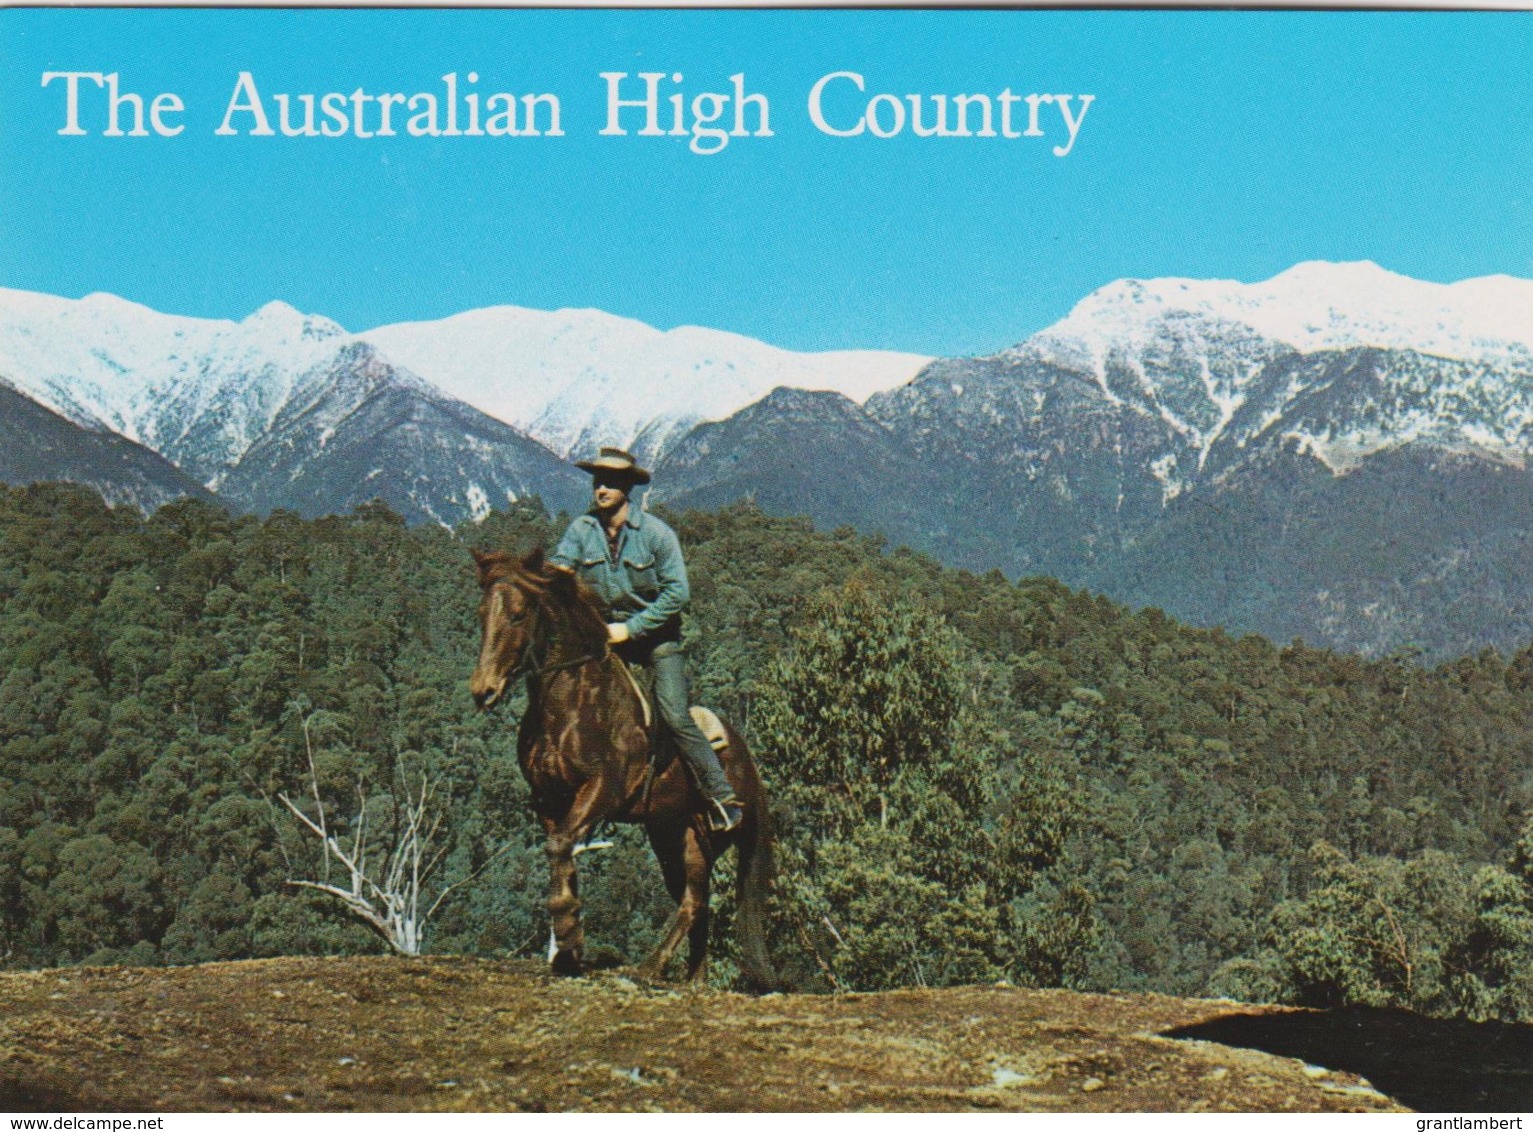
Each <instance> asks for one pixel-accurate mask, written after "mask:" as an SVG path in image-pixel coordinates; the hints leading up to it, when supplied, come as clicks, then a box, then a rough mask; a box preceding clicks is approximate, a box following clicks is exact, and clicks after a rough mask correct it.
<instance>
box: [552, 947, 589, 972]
mask: <svg viewBox="0 0 1533 1132" xmlns="http://www.w3.org/2000/svg"><path fill="white" fill-rule="evenodd" d="M548 965H549V967H550V968H551V969H552V970H553V973H554V974H556V975H566V976H569V975H579V974H582V973H583V972H582V970H581V966H580V953H579V952H578V951H556V952H554V957H553V959H551V960H550V961H549V964H548Z"/></svg>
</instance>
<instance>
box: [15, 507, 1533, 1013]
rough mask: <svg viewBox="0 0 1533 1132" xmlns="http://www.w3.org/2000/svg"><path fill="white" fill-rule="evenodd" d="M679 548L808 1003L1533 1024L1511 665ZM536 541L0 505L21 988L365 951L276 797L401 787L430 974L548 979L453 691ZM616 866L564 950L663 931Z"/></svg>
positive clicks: (1053, 590) (528, 513)
mask: <svg viewBox="0 0 1533 1132" xmlns="http://www.w3.org/2000/svg"><path fill="white" fill-rule="evenodd" d="M675 520H676V525H677V527H678V529H679V531H680V533H681V536H682V540H683V543H684V545H686V547H687V548H688V555H689V564H690V567H691V572H692V575H693V583H694V586H693V588H694V601H693V616H692V617H691V620H690V623H689V648H690V652H691V657H692V666H693V671H694V693H695V696H696V698H698V699H699V700H700V701H703V702H707V703H709V704H711V705H713V706H715V707H717V708H719V709H721V710H723V711H724V712H725V713H726V714H728V715H730V716H731V717H732V718H733V719H734V720H735V721H736V722H737V723H738V724H739V725H741V727H742V729H743V731H744V733H745V734H746V736H747V737H748V739H749V740H750V742H751V743H752V745H753V747H754V748H755V750H756V753H757V757H758V761H759V762H760V763H761V764H762V766H763V768H764V772H765V774H766V776H767V780H768V786H769V789H770V790H771V791H772V793H773V796H774V798H775V799H776V808H777V818H778V825H779V827H780V834H781V838H782V843H781V848H780V854H779V855H780V858H781V865H782V870H781V876H780V878H779V882H778V885H777V893H776V897H775V901H776V906H775V913H776V914H775V917H774V925H775V927H774V930H775V934H776V938H775V940H774V944H775V950H776V954H777V956H778V958H779V961H780V963H781V966H782V967H783V968H784V970H785V971H786V972H787V973H789V974H790V975H792V976H793V977H794V978H795V979H796V980H797V981H799V982H800V983H801V984H803V985H806V986H819V987H823V988H827V989H830V988H841V989H869V988H877V987H884V986H892V985H920V984H925V985H939V984H945V983H959V982H978V981H995V980H997V979H1002V978H1004V979H1009V980H1011V981H1014V982H1021V983H1028V984H1035V985H1065V986H1072V987H1078V988H1083V989H1107V988H1123V989H1155V990H1164V991H1168V992H1172V993H1180V994H1204V993H1224V994H1229V995H1232V996H1237V997H1251V998H1256V999H1283V1000H1289V1001H1301V1002H1308V1003H1315V1004H1325V1003H1331V1002H1343V1001H1352V1002H1362V1003H1369V1004H1374V1005H1384V1004H1392V1003H1394V1004H1401V1005H1409V1006H1412V1007H1414V1008H1417V1009H1422V1010H1427V1011H1431V1012H1436V1013H1453V1014H1464V1015H1468V1016H1471V1017H1493V1016H1499V1017H1505V1018H1522V1019H1529V1018H1533V974H1530V972H1533V888H1530V883H1533V827H1529V826H1528V825H1527V824H1525V823H1526V822H1527V817H1528V814H1529V812H1530V810H1533V649H1529V648H1524V649H1523V650H1522V651H1520V652H1518V653H1516V654H1515V655H1513V656H1511V657H1503V656H1500V655H1497V654H1495V653H1492V652H1486V653H1483V654H1481V655H1478V656H1475V657H1469V658H1465V659H1462V660H1457V661H1454V662H1451V663H1448V664H1444V665H1441V666H1439V667H1436V668H1432V669H1427V668H1423V667H1420V666H1418V665H1417V664H1415V663H1413V662H1412V661H1411V659H1410V658H1408V657H1398V658H1393V659H1387V660H1382V661H1364V660H1361V659H1358V658H1356V657H1351V656H1341V655H1336V654H1332V653H1329V652H1325V651H1320V650H1315V649H1311V648H1307V647H1303V646H1297V645H1296V646H1292V647H1286V648H1285V647H1280V646H1277V645H1274V644H1272V643H1269V642H1267V641H1265V640H1262V639H1260V638H1256V637H1245V638H1241V639H1238V640H1237V639H1232V638H1230V637H1229V636H1227V635H1225V634H1224V633H1221V632H1219V631H1217V630H1215V631H1204V630H1194V629H1189V628H1186V627H1183V626H1181V625H1178V624H1177V623H1175V622H1173V621H1171V620H1170V619H1169V618H1167V617H1166V616H1164V615H1163V614H1161V613H1160V612H1158V611H1156V610H1153V609H1151V610H1144V611H1140V612H1131V611H1129V610H1126V609H1124V608H1123V607H1121V606H1118V605H1115V604H1113V603H1111V602H1109V601H1107V600H1106V599H1103V598H1100V597H1095V596H1092V595H1090V594H1087V593H1082V592H1077V591H1072V590H1069V589H1067V588H1065V587H1064V586H1062V585H1060V584H1058V583H1057V582H1054V581H1052V580H1048V579H1037V578H1034V579H1024V580H1022V581H1020V582H1017V583H1013V582H1010V581H1008V580H1007V579H1005V578H1004V577H1003V576H1001V575H1000V574H999V573H998V572H997V573H992V574H989V575H985V576H974V575H971V574H967V573H963V572H960V571H954V570H950V569H945V568H942V567H940V566H938V565H936V564H935V563H934V562H932V561H930V560H929V559H926V558H924V557H921V556H918V555H914V554H911V553H908V552H904V551H893V552H885V550H884V548H882V547H881V546H880V545H878V544H877V543H876V542H874V541H872V540H870V539H867V538H864V537H862V536H859V535H857V534H856V533H855V532H852V531H849V530H843V531H837V532H835V533H831V534H825V533H817V532H815V531H814V530H813V529H812V528H811V527H810V525H809V524H808V523H807V522H806V521H796V520H783V519H775V518H769V517H767V516H765V515H763V514H761V513H759V512H757V511H755V510H753V509H751V508H748V507H735V508H730V509H727V510H721V511H718V512H714V513H702V512H689V513H686V514H683V515H680V516H676V517H675ZM559 526H560V524H559V522H558V521H557V520H551V519H549V518H548V517H547V516H545V515H544V514H543V512H542V510H541V508H540V507H539V506H538V505H537V504H536V503H535V502H532V503H528V504H526V505H525V506H523V507H522V508H521V509H520V510H518V511H516V512H514V513H511V514H507V513H499V512H497V513H492V514H491V515H490V517H489V518H487V519H486V520H485V521H484V522H482V523H480V524H477V525H472V526H465V527H463V528H461V529H460V530H459V532H458V533H457V535H456V536H455V535H454V534H453V533H452V532H449V531H447V530H445V529H443V528H441V527H437V526H423V527H418V528H407V527H406V526H405V525H404V523H403V522H402V521H401V520H400V519H399V518H398V517H397V516H395V515H393V514H391V513H389V512H388V511H386V510H384V509H382V508H379V507H364V508H361V509H359V510H358V511H357V512H356V513H354V514H352V515H350V516H346V517H334V518H325V519H319V520H315V521H305V520H301V519H299V518H297V517H296V516H293V515H290V514H285V513H281V512H278V513H276V514H274V515H272V516H271V517H270V518H268V519H264V520H262V519H257V518H252V517H240V518H234V517H231V516H229V515H228V514H227V513H226V512H224V511H222V510H220V509H218V508H217V507H214V506H212V505H210V504H206V503H201V502H195V501H183V502H180V503H176V504H172V505H170V506H167V507H165V508H162V509H161V510H160V511H159V512H158V513H157V514H155V515H154V516H153V517H152V518H149V519H145V518H143V517H142V516H140V515H139V514H138V513H137V512H136V511H133V510H131V509H128V508H119V509H116V510H110V509H108V508H107V507H106V506H105V505H104V504H103V503H102V502H101V501H100V499H99V498H98V497H96V496H95V495H93V494H92V493H90V492H89V491H87V490H85V489H81V488H74V487H67V486H58V485H38V486H33V487H30V488H25V489H0V602H3V604H0V955H3V956H4V961H5V963H6V964H8V965H10V966H14V967H25V966H40V965H49V964H68V963H81V962H86V963H142V964H154V963H187V962H196V961H203V960H210V959H226V958H235V957H244V956H270V955H278V954H309V953H334V952H359V951H370V950H376V949H378V948H379V947H380V946H381V944H380V943H379V942H378V941H377V940H376V939H375V938H374V937H373V936H371V935H370V934H369V933H367V932H366V931H365V930H364V929H362V928H361V927H360V926H358V925H357V924H356V923H355V922H354V921H352V920H350V919H348V918H347V916H346V914H345V913H344V912H343V911H340V910H339V909H338V908H337V907H336V906H335V905H334V904H333V903H331V902H330V900H329V898H327V897H325V896H323V895H320V894H317V893H313V892H305V891H302V890H299V889H295V888H293V887H291V886H289V885H288V884H287V883H286V882H287V881H289V880H292V879H317V878H319V877H321V875H322V872H323V863H322V861H321V860H320V857H319V854H318V853H317V852H316V851H315V843H314V839H313V838H312V837H310V836H309V835H308V834H307V833H306V832H305V831H304V830H302V829H301V828H300V827H299V825H298V823H297V821H296V820H295V819H294V818H293V817H292V816H291V815H290V814H288V813H287V812H286V810H285V809H284V808H283V806H282V804H281V803H280V801H278V797H279V795H283V794H285V795H287V796H288V797H290V798H292V799H294V800H295V802H301V803H302V804H303V805H304V806H306V807H308V809H309V812H311V813H313V814H316V815H317V812H318V808H317V806H316V804H315V803H316V801H318V802H322V803H323V806H324V808H325V811H326V813H327V815H328V821H329V823H330V827H331V828H332V829H333V830H336V831H337V832H338V833H339V834H340V835H341V837H342V840H345V839H346V837H348V836H350V835H351V833H352V832H354V830H353V829H352V827H351V825H350V823H351V821H352V819H353V818H354V817H355V815H357V814H358V812H359V807H361V808H365V811H366V813H367V814H368V820H369V822H370V824H371V826H372V828H373V830H374V836H375V837H383V838H385V839H386V838H387V837H388V836H389V834H390V832H391V831H392V830H393V829H394V828H395V827H396V826H397V823H398V822H399V820H400V814H401V807H402V803H403V801H404V799H405V796H406V793H407V792H410V793H414V792H415V791H418V789H419V786H420V784H421V783H422V782H423V781H426V782H434V783H436V784H437V794H436V798H435V802H434V805H436V806H437V807H438V809H439V811H440V813H441V814H442V815H443V817H444V823H443V826H442V831H441V833H440V834H439V835H438V838H437V840H438V842H439V843H440V844H441V845H442V846H443V847H444V848H445V849H446V851H447V853H446V857H445V858H444V865H443V867H442V870H441V872H440V873H439V880H438V881H437V884H438V886H440V885H442V884H448V883H452V882H454V881H458V880H464V879H466V878H468V877H469V876H470V874H472V873H473V872H474V870H476V869H482V870H483V871H482V872H480V874H479V875H478V876H477V877H476V878H474V879H473V880H472V881H471V882H469V883H465V884H464V885H463V886H462V887H461V888H460V889H458V890H456V891H455V892H454V893H452V894H451V895H450V896H449V897H448V898H447V899H446V900H445V901H444V902H443V903H442V905H441V907H440V909H439V910H438V911H437V913H436V915H435V917H434V919H433V920H432V921H431V924H430V926H429V928H428V935H427V947H428V950H432V951H436V952H461V953H469V954H476V955H485V956H500V955H523V956H530V955H536V954H538V953H539V952H540V951H541V949H542V946H543V943H544V940H545V939H546V932H547V923H546V918H545V916H544V912H543V909H542V897H543V887H544V861H543V855H542V851H541V846H540V836H539V833H538V831H537V829H536V828H535V824H534V822H533V821H532V820H531V817H530V814H529V813H528V812H527V809H526V805H525V800H526V790H525V787H524V785H523V783H522V781H521V777H520V774H519V772H518V770H517V767H516V763H515V717H516V712H517V711H518V710H519V707H520V700H519V698H518V699H513V700H511V701H509V702H508V703H507V704H506V705H503V707H502V708H501V709H500V710H498V711H497V712H495V713H493V714H491V715H488V716H483V715H479V714H477V713H476V712H475V711H474V708H473V704H472V702H471V700H470V698H469V696H468V693H467V686H466V685H467V676H468V672H469V670H470V668H471V667H472V664H473V659H474V655H475V651H476V648H477V644H478V628H477V625H476V623H475V620H474V607H475V603H476V601H477V598H478V591H477V587H476V585H475V582H474V572H473V567H472V563H471V561H470V558H469V555H468V547H469V546H476V547H481V548H492V547H493V548H501V549H512V550H525V549H529V548H531V547H533V546H535V545H539V544H547V543H549V542H551V541H552V540H553V538H554V537H555V536H556V534H557V533H558V530H559ZM311 767H312V775H311ZM311 778H312V780H313V781H312V783H311ZM314 784H317V790H315V789H313V785H314ZM359 798H360V799H365V802H362V801H359ZM617 840H618V843H619V844H618V848H617V849H616V850H615V851H613V852H610V853H605V854H593V855H590V856H587V857H583V858H582V859H581V868H582V873H583V888H582V894H583V896H584V898H585V901H586V912H587V926H588V933H589V936H590V939H591V943H592V944H593V946H595V947H597V948H598V949H600V948H603V947H604V948H606V949H608V950H609V951H610V952H611V953H612V955H613V956H614V957H616V956H626V957H632V958H637V957H638V953H639V951H640V949H642V948H643V947H645V946H646V945H648V944H649V943H651V942H653V940H654V937H655V934H656V932H657V931H658V928H659V926H660V925H661V923H662V922H663V919H664V916H665V914H666V913H667V911H668V902H667V901H666V899H665V897H664V893H663V891H662V889H661V887H660V885H659V877H658V875H657V869H656V867H655V865H654V863H653V861H652V859H651V858H650V856H649V853H648V850H647V848H645V847H644V846H643V841H642V838H641V837H640V836H639V835H637V834H636V833H635V832H634V831H631V830H624V831H620V832H619V833H618V834H617ZM720 887H721V889H722V888H723V887H724V886H720ZM716 901H717V902H718V905H719V912H720V919H721V922H722V925H723V927H724V929H725V933H726V935H727V923H728V918H729V911H730V909H729V906H728V901H727V898H725V897H723V896H722V895H720V896H717V897H716ZM724 950H725V961H724V962H722V963H721V964H719V966H718V968H717V970H716V972H715V977H716V978H717V979H719V980H727V979H728V978H729V977H730V975H731V970H730V965H729V963H728V961H727V956H728V949H727V945H726V947H725V949H724Z"/></svg>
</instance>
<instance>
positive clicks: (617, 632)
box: [607, 621, 628, 645]
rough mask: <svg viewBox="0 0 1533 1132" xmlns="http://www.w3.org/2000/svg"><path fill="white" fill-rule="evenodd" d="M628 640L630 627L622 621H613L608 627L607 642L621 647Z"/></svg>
mask: <svg viewBox="0 0 1533 1132" xmlns="http://www.w3.org/2000/svg"><path fill="white" fill-rule="evenodd" d="M627 639H628V626H627V625H625V624H623V622H621V621H613V622H611V623H610V624H609V625H608V626H607V640H608V641H610V642H611V643H612V644H614V645H620V644H622V643H623V642H624V641H626V640H627Z"/></svg>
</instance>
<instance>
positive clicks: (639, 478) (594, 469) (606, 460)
mask: <svg viewBox="0 0 1533 1132" xmlns="http://www.w3.org/2000/svg"><path fill="white" fill-rule="evenodd" d="M575 467H577V468H584V469H585V470H586V471H588V472H590V473H591V474H592V475H596V474H597V473H598V472H608V473H612V474H615V475H620V476H623V477H625V478H627V479H629V480H631V481H633V482H634V483H636V484H642V483H648V482H649V472H647V471H645V470H644V469H643V468H641V467H639V463H638V461H637V460H635V459H634V458H633V453H632V452H624V451H623V450H622V449H621V448H603V449H602V450H601V455H599V456H597V457H596V459H594V460H576V461H575Z"/></svg>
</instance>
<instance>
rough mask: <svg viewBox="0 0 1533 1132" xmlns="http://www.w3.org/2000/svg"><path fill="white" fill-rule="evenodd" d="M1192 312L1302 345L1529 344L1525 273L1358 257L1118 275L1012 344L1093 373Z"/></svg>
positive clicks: (1478, 350)
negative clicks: (1265, 275) (1415, 266)
mask: <svg viewBox="0 0 1533 1132" xmlns="http://www.w3.org/2000/svg"><path fill="white" fill-rule="evenodd" d="M1193 322H1202V323H1203V324H1205V325H1207V326H1209V327H1210V328H1213V327H1218V326H1219V325H1221V324H1224V325H1234V326H1240V327H1244V328H1246V329H1247V330H1249V331H1252V332H1254V333H1256V334H1257V335H1260V336H1261V337H1263V338H1267V339H1271V340H1272V341H1273V342H1275V343H1279V344H1281V345H1283V346H1287V347H1289V348H1292V349H1295V350H1299V351H1301V352H1304V353H1310V352H1313V351H1316V350H1327V349H1346V348H1349V347H1354V346H1377V347H1382V348H1386V349H1411V350H1416V351H1419V352H1422V353H1429V354H1438V355H1441V356H1444V357H1452V358H1464V359H1471V358H1484V357H1494V356H1507V355H1509V354H1519V355H1521V354H1526V353H1528V352H1533V280H1526V279H1515V278H1512V277H1511V276H1506V275H1499V276H1486V277H1483V278H1479V279H1466V280H1463V281H1461V282H1458V283H1451V284H1445V283H1430V282H1425V281H1423V280H1419V279H1411V278H1409V277H1407V276H1404V275H1398V274H1396V273H1394V272H1392V271H1388V270H1386V269H1385V268H1382V267H1380V266H1379V265H1378V264H1376V263H1373V262H1371V261H1367V260H1364V261H1360V262H1356V263H1328V262H1325V261H1318V260H1317V261H1309V262H1305V263H1299V264H1296V265H1294V266H1293V267H1290V268H1289V269H1288V270H1286V271H1283V272H1281V273H1280V274H1278V275H1275V276H1273V277H1272V278H1271V279H1268V280H1265V281H1263V282H1260V283H1239V282H1235V281H1233V280H1223V279H1207V280H1205V279H1176V278H1165V279H1150V280H1137V279H1120V280H1117V281H1115V282H1113V283H1109V284H1107V285H1106V286H1105V287H1101V288H1099V289H1098V290H1096V291H1093V292H1092V293H1091V294H1090V295H1087V296H1086V297H1085V298H1084V299H1082V300H1081V301H1080V302H1079V303H1077V304H1076V306H1075V308H1074V309H1073V310H1072V311H1071V312H1070V314H1069V315H1068V316H1066V317H1065V318H1064V319H1062V320H1061V321H1059V322H1057V323H1055V324H1054V325H1053V326H1051V327H1049V328H1047V329H1046V330H1043V331H1041V332H1040V333H1039V334H1037V335H1035V336H1034V337H1033V338H1032V339H1029V340H1028V342H1026V343H1023V345H1022V346H1021V347H1018V349H1025V348H1029V347H1030V348H1031V351H1032V352H1042V353H1044V354H1045V355H1046V356H1050V357H1051V358H1052V359H1054V360H1057V361H1059V362H1061V363H1062V364H1067V365H1072V366H1074V367H1076V368H1079V367H1081V366H1082V365H1085V366H1086V367H1087V368H1089V369H1091V370H1093V371H1095V372H1098V373H1099V374H1100V373H1101V367H1102V366H1103V364H1104V362H1105V359H1106V357H1107V355H1108V354H1109V353H1111V352H1114V351H1117V352H1121V353H1129V354H1134V353H1138V352H1140V351H1142V350H1143V349H1144V348H1145V347H1147V346H1148V345H1150V344H1151V343H1152V342H1154V341H1156V340H1157V339H1161V338H1164V337H1165V335H1166V334H1167V333H1168V328H1169V327H1171V326H1173V325H1175V326H1176V327H1177V328H1183V327H1186V326H1187V325H1188V324H1189V323H1193Z"/></svg>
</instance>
